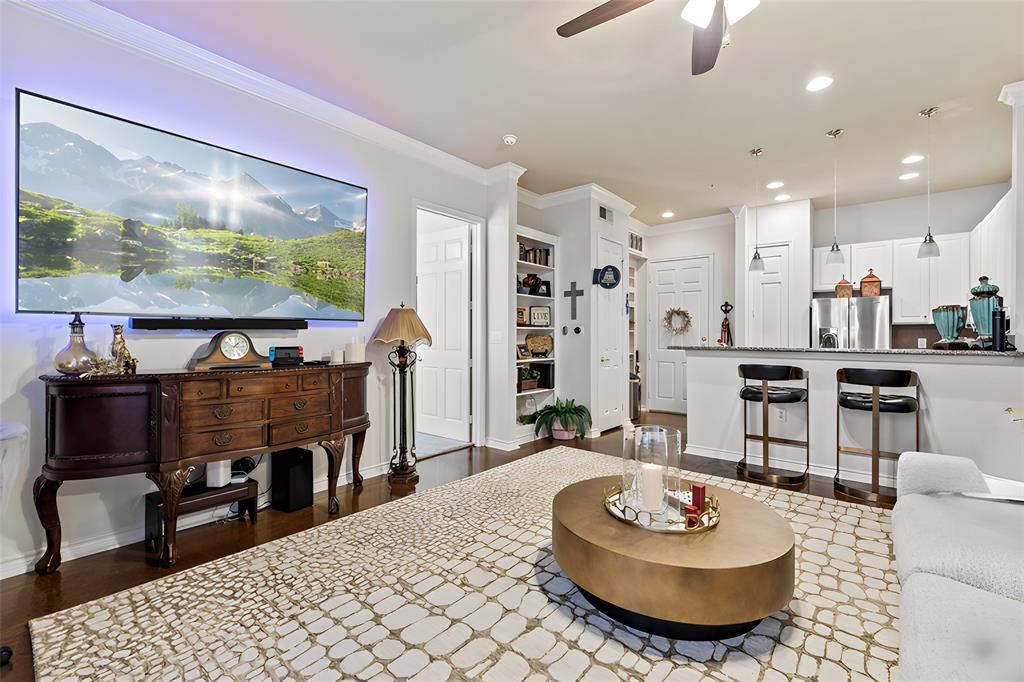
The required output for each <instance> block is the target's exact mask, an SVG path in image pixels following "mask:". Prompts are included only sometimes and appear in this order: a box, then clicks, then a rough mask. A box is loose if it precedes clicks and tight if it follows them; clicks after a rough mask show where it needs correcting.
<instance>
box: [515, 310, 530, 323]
mask: <svg viewBox="0 0 1024 682" xmlns="http://www.w3.org/2000/svg"><path fill="white" fill-rule="evenodd" d="M516 324H517V325H519V326H520V327H522V326H525V325H528V324H530V323H529V322H528V321H527V319H526V308H516Z"/></svg>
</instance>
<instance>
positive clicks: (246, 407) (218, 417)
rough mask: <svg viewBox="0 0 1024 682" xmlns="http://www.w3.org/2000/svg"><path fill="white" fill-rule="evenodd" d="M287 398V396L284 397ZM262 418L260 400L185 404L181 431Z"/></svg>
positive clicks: (261, 403)
mask: <svg viewBox="0 0 1024 682" xmlns="http://www.w3.org/2000/svg"><path fill="white" fill-rule="evenodd" d="M285 400H288V398H285ZM262 419H263V401H262V400H236V401H234V402H230V403H219V404H213V405H211V404H205V403H204V404H202V405H186V406H185V407H184V408H183V409H182V410H181V429H182V431H194V430H195V429H198V428H203V427H205V426H220V425H222V424H241V423H242V422H256V421H260V420H262Z"/></svg>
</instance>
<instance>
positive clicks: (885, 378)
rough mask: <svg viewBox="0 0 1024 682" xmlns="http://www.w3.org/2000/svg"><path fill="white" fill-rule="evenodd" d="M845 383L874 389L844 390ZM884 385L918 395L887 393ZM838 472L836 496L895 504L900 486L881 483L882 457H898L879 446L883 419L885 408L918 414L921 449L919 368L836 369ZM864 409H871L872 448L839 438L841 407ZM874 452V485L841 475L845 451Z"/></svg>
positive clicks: (917, 436) (917, 443)
mask: <svg viewBox="0 0 1024 682" xmlns="http://www.w3.org/2000/svg"><path fill="white" fill-rule="evenodd" d="M843 384H852V385H855V386H870V387H871V393H855V392H852V391H844V390H843ZM883 388H913V389H914V395H913V396H910V395H883V394H882V392H881V389H883ZM836 391H837V393H838V396H837V398H838V399H837V401H836V476H835V479H834V489H835V493H836V497H837V498H838V499H843V500H847V501H851V502H874V503H879V504H890V505H891V504H895V502H896V490H895V489H894V488H889V487H884V486H880V485H879V483H878V465H879V462H880V460H881V458H882V457H886V458H889V459H897V458H898V457H899V456H900V453H898V452H888V451H886V450H882V449H881V448H880V447H879V422H880V417H881V415H882V413H883V412H885V413H888V414H910V413H914V415H915V429H916V432H915V434H914V438H915V445H914V449H916V450H920V449H921V412H920V410H919V407H920V404H921V386H920V384H919V382H918V377H917V372H913V371H911V370H908V369H860V368H857V369H855V368H850V367H847V368H843V369H839V370H837V371H836ZM841 408H845V409H847V410H862V411H865V412H870V413H871V449H870V450H866V449H864V448H852V447H843V445H842V444H841V443H840V442H839V410H840V409H841ZM844 452H846V453H850V454H855V455H870V456H871V488H870V489H866V488H864V487H863V486H862V485H857V484H856V483H852V482H850V481H844V480H843V479H842V478H840V476H839V460H840V455H841V453H844Z"/></svg>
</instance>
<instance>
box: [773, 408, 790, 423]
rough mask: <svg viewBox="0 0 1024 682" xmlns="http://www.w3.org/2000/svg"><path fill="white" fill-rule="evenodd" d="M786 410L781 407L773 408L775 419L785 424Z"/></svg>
mask: <svg viewBox="0 0 1024 682" xmlns="http://www.w3.org/2000/svg"><path fill="white" fill-rule="evenodd" d="M786 414H787V413H786V411H785V410H784V409H782V408H781V407H776V408H775V421H777V422H780V423H783V424H785V423H786Z"/></svg>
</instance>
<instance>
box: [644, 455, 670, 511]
mask: <svg viewBox="0 0 1024 682" xmlns="http://www.w3.org/2000/svg"><path fill="white" fill-rule="evenodd" d="M664 477H665V467H663V466H659V465H657V464H641V465H640V509H641V511H645V512H650V513H652V514H655V513H657V512H660V511H661V508H662V505H663V502H664V483H663V479H664Z"/></svg>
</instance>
